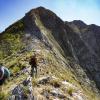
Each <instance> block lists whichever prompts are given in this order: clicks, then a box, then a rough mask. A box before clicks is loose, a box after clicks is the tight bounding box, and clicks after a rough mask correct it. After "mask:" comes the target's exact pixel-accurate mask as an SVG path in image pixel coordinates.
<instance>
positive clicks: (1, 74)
mask: <svg viewBox="0 0 100 100" xmlns="http://www.w3.org/2000/svg"><path fill="white" fill-rule="evenodd" d="M9 77H10V72H9V70H8V69H7V68H6V67H5V66H3V65H2V64H0V85H2V84H3V83H4V82H5V80H6V79H8V78H9Z"/></svg>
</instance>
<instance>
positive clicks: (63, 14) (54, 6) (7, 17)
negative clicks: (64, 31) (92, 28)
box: [0, 0, 100, 31]
mask: <svg viewBox="0 0 100 100" xmlns="http://www.w3.org/2000/svg"><path fill="white" fill-rule="evenodd" d="M38 6H43V7H46V8H48V9H50V10H52V11H53V12H55V13H56V14H57V15H58V16H59V17H60V18H62V19H63V20H64V21H72V20H83V21H84V22H85V23H87V24H92V23H93V24H97V25H100V0H0V31H3V30H4V29H5V28H7V27H8V26H9V25H11V24H12V23H14V22H15V21H17V20H18V19H20V18H22V17H23V16H24V15H25V13H26V12H28V11H29V10H30V9H32V8H35V7H38Z"/></svg>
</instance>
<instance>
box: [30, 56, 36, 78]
mask: <svg viewBox="0 0 100 100" xmlns="http://www.w3.org/2000/svg"><path fill="white" fill-rule="evenodd" d="M29 64H30V65H31V76H32V77H33V76H34V74H35V75H37V59H36V54H34V55H33V56H31V58H30V61H29Z"/></svg>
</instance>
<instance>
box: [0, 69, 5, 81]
mask: <svg viewBox="0 0 100 100" xmlns="http://www.w3.org/2000/svg"><path fill="white" fill-rule="evenodd" d="M0 70H1V71H2V75H1V77H0V80H2V79H3V77H4V68H3V67H1V69H0Z"/></svg>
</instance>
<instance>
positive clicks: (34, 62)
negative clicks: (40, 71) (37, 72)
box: [29, 56, 37, 66]
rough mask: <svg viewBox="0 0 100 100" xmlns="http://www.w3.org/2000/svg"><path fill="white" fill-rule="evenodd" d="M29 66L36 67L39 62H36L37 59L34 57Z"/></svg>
mask: <svg viewBox="0 0 100 100" xmlns="http://www.w3.org/2000/svg"><path fill="white" fill-rule="evenodd" d="M29 64H30V65H34V66H36V65H37V60H36V58H35V57H34V56H33V57H32V58H31V59H30V61H29Z"/></svg>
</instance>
